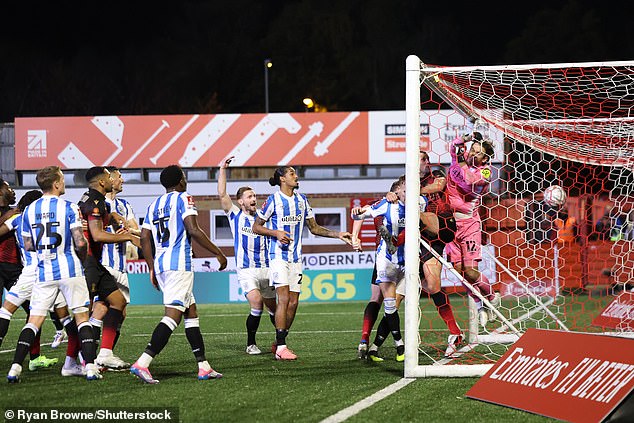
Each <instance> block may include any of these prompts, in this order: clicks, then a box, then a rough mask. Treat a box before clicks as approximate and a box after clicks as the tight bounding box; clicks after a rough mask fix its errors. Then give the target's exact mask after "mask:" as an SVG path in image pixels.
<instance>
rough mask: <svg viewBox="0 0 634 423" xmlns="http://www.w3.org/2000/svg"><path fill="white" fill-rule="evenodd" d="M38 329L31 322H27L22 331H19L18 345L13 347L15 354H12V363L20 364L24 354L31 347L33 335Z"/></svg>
mask: <svg viewBox="0 0 634 423" xmlns="http://www.w3.org/2000/svg"><path fill="white" fill-rule="evenodd" d="M38 331H39V329H38V328H37V326H35V325H34V324H33V323H27V324H26V325H25V326H24V328H23V329H22V332H20V337H19V338H18V345H17V347H16V348H15V354H14V355H13V363H14V364H19V365H22V363H23V362H24V359H25V358H26V355H27V354H28V353H29V349H30V348H31V344H32V343H33V341H34V340H35V336H36V335H37V333H38Z"/></svg>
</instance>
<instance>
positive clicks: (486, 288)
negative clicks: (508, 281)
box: [474, 273, 493, 300]
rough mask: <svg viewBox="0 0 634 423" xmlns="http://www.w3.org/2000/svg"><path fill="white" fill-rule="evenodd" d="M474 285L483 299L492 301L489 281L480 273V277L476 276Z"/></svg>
mask: <svg viewBox="0 0 634 423" xmlns="http://www.w3.org/2000/svg"><path fill="white" fill-rule="evenodd" d="M474 285H475V286H476V287H478V289H479V290H480V293H482V295H483V296H484V297H486V298H487V299H489V300H490V299H493V289H491V283H490V282H489V279H488V278H487V277H486V276H484V275H483V274H482V273H480V276H478V279H477V280H476V281H475V283H474Z"/></svg>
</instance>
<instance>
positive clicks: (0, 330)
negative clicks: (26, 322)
mask: <svg viewBox="0 0 634 423" xmlns="http://www.w3.org/2000/svg"><path fill="white" fill-rule="evenodd" d="M11 316H12V314H11V313H10V312H9V310H7V309H6V308H4V307H2V308H0V345H2V340H3V339H4V337H5V336H6V335H7V331H8V330H9V323H11Z"/></svg>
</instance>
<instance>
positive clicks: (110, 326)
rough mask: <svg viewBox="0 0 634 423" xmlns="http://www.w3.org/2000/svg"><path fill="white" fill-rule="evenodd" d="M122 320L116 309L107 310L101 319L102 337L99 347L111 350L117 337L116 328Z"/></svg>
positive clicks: (121, 314)
mask: <svg viewBox="0 0 634 423" xmlns="http://www.w3.org/2000/svg"><path fill="white" fill-rule="evenodd" d="M122 319H123V313H122V312H121V310H117V309H116V308H108V312H107V313H106V315H105V316H104V317H103V335H102V337H103V338H102V340H101V347H102V348H106V349H108V350H112V348H113V347H114V338H115V337H116V336H117V328H118V327H119V323H120V322H121V320H122Z"/></svg>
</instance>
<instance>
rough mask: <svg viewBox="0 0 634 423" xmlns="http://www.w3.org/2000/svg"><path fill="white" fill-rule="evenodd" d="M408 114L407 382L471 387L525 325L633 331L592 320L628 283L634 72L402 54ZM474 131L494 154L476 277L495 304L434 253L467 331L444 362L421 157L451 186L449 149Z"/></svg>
mask: <svg viewBox="0 0 634 423" xmlns="http://www.w3.org/2000/svg"><path fill="white" fill-rule="evenodd" d="M406 114H407V129H406V140H407V146H406V155H407V159H406V178H407V191H406V194H407V201H406V215H405V225H406V228H407V229H408V230H407V231H406V235H405V251H406V253H405V260H406V266H405V270H406V283H407V293H408V295H407V297H406V299H405V319H404V320H405V377H430V376H433V377H468V376H481V375H483V374H484V373H486V371H487V370H488V369H490V367H491V366H492V364H493V363H494V362H495V361H497V359H499V357H501V356H502V355H503V354H504V353H505V352H506V351H507V350H508V348H509V346H510V345H512V344H513V342H515V341H516V340H517V339H519V337H521V336H522V334H523V333H524V332H525V331H526V329H528V328H541V329H556V330H564V331H584V332H594V333H605V332H609V333H611V334H614V333H621V334H628V333H631V332H633V331H634V324H632V321H631V319H629V320H628V317H627V316H626V317H623V319H624V320H625V321H621V322H620V323H619V324H617V325H614V327H604V326H601V325H597V324H596V323H593V320H594V318H595V317H596V316H597V315H599V314H600V313H601V311H602V310H603V309H604V308H605V307H606V305H607V304H609V303H610V301H612V300H613V299H614V298H615V297H616V295H618V294H619V293H621V292H622V291H625V290H628V289H632V286H631V285H630V284H631V283H632V281H634V207H633V203H634V177H633V171H634V61H622V62H603V63H598V62H596V63H560V64H537V65H513V66H510V65H509V66H462V67H450V66H436V65H427V64H425V63H423V62H421V60H420V59H419V58H418V57H416V56H410V57H408V58H407V61H406ZM475 132H479V133H480V134H481V135H482V136H483V137H484V138H485V139H488V140H490V141H491V142H492V144H493V147H494V151H495V154H494V156H493V157H492V158H491V159H490V163H489V166H490V178H489V180H490V183H489V185H488V187H487V189H486V191H485V193H484V194H483V195H482V198H481V204H480V206H479V215H480V217H481V221H482V223H481V229H482V261H480V262H479V269H480V272H481V273H482V274H484V275H486V276H487V277H488V280H489V281H490V282H491V283H492V285H493V287H494V290H495V292H497V293H499V294H500V296H501V301H500V302H499V303H496V304H492V302H491V301H489V300H487V298H485V297H482V295H481V294H480V293H479V292H478V290H477V289H474V288H473V286H472V284H470V283H469V282H468V281H467V280H466V279H464V277H463V275H462V274H461V273H460V272H457V271H456V270H455V269H454V268H453V267H452V265H451V263H450V260H448V258H447V257H446V255H443V256H441V255H439V254H438V253H433V254H435V257H436V259H437V260H439V261H440V262H441V263H442V265H443V266H442V269H443V270H442V286H443V291H444V292H446V293H447V294H448V297H449V298H450V300H451V305H452V307H453V309H454V314H455V315H456V316H457V318H458V320H459V324H460V327H461V329H462V331H463V334H464V339H463V341H462V342H461V343H460V344H458V345H456V350H455V351H453V353H451V354H448V353H447V352H446V351H447V342H448V335H449V333H448V332H447V327H446V325H444V322H443V320H442V319H440V318H439V317H438V312H437V310H436V308H435V306H434V303H433V302H431V301H428V300H427V296H426V295H425V292H424V291H422V290H421V280H420V275H419V253H420V251H421V250H423V251H426V250H427V249H428V248H429V245H428V244H427V242H426V241H425V239H424V238H421V237H420V236H419V231H418V230H412V228H419V223H420V215H419V210H420V209H419V192H420V183H421V175H420V169H421V165H420V163H421V162H420V152H422V151H424V152H426V153H427V154H428V156H429V163H430V164H431V165H432V166H431V167H432V168H434V169H437V170H440V169H442V170H444V172H445V174H447V178H450V177H451V175H448V171H449V166H450V164H451V155H450V149H451V148H452V147H451V143H452V141H453V140H454V139H455V138H456V137H461V136H462V135H464V134H473V133H475ZM466 148H467V151H468V149H469V143H467V146H466ZM412 292H419V294H420V297H419V296H416V295H410V293H412ZM419 299H420V300H419ZM482 306H484V307H485V309H486V310H488V313H489V314H488V317H489V318H488V319H487V320H486V321H483V319H481V318H480V317H481V316H482V313H481V312H480V308H481V307H482ZM467 310H468V312H467Z"/></svg>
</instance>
